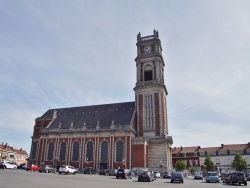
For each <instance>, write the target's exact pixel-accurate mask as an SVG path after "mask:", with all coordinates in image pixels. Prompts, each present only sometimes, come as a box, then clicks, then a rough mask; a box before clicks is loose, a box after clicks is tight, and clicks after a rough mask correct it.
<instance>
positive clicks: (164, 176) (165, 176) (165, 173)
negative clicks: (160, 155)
mask: <svg viewBox="0 0 250 188" xmlns="http://www.w3.org/2000/svg"><path fill="white" fill-rule="evenodd" d="M162 178H164V179H171V173H170V172H164V174H163V176H162Z"/></svg>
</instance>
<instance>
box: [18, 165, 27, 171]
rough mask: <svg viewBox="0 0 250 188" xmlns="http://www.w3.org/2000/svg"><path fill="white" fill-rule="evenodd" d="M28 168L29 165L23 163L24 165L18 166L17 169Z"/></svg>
mask: <svg viewBox="0 0 250 188" xmlns="http://www.w3.org/2000/svg"><path fill="white" fill-rule="evenodd" d="M26 167H27V164H26V163H22V164H20V165H18V166H17V169H24V170H25V169H26Z"/></svg>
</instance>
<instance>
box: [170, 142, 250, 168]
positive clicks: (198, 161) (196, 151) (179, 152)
mask: <svg viewBox="0 0 250 188" xmlns="http://www.w3.org/2000/svg"><path fill="white" fill-rule="evenodd" d="M237 153H240V154H241V155H242V158H243V159H244V160H245V161H246V162H247V164H248V171H250V142H248V143H246V144H230V145H224V144H221V145H220V146H218V147H205V148H202V147H200V146H192V147H182V146H181V147H174V148H172V162H173V166H174V165H175V163H176V162H177V161H178V160H183V161H184V162H185V163H186V165H187V168H188V169H192V168H202V167H203V164H204V161H205V159H206V157H207V156H208V155H209V156H210V157H211V159H212V161H213V162H214V164H215V166H216V167H217V169H218V170H219V171H220V172H226V171H230V170H232V169H231V164H232V161H233V159H234V157H235V154H237Z"/></svg>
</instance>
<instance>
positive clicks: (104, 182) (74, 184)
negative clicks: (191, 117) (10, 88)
mask: <svg viewBox="0 0 250 188" xmlns="http://www.w3.org/2000/svg"><path fill="white" fill-rule="evenodd" d="M235 186H237V187H241V186H242V187H249V182H248V185H247V186H244V185H241V186H239V185H235ZM235 186H232V185H227V184H223V183H222V182H221V183H205V180H193V179H190V178H186V179H185V180H184V184H181V183H170V180H169V179H157V180H156V181H153V182H138V181H137V178H133V179H127V180H125V179H116V177H115V176H103V175H86V174H76V175H64V174H63V175H59V174H58V173H55V174H54V173H49V174H47V173H39V172H31V171H25V170H8V169H7V170H0V187H1V188H44V187H53V188H67V187H68V188H80V187H81V188H82V187H86V188H90V187H93V188H113V187H119V188H128V187H129V188H130V187H131V188H133V187H138V188H140V187H143V188H155V187H157V188H166V187H171V188H177V187H185V188H203V187H204V188H217V187H235Z"/></svg>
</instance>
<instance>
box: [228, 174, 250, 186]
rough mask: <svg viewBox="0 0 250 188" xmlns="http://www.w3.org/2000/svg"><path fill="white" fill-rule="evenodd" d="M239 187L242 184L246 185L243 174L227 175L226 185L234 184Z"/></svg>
mask: <svg viewBox="0 0 250 188" xmlns="http://www.w3.org/2000/svg"><path fill="white" fill-rule="evenodd" d="M235 183H238V184H239V185H241V184H244V185H245V186H246V185H247V178H246V176H245V174H244V173H243V172H232V173H229V176H228V181H227V184H232V185H233V184H235Z"/></svg>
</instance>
